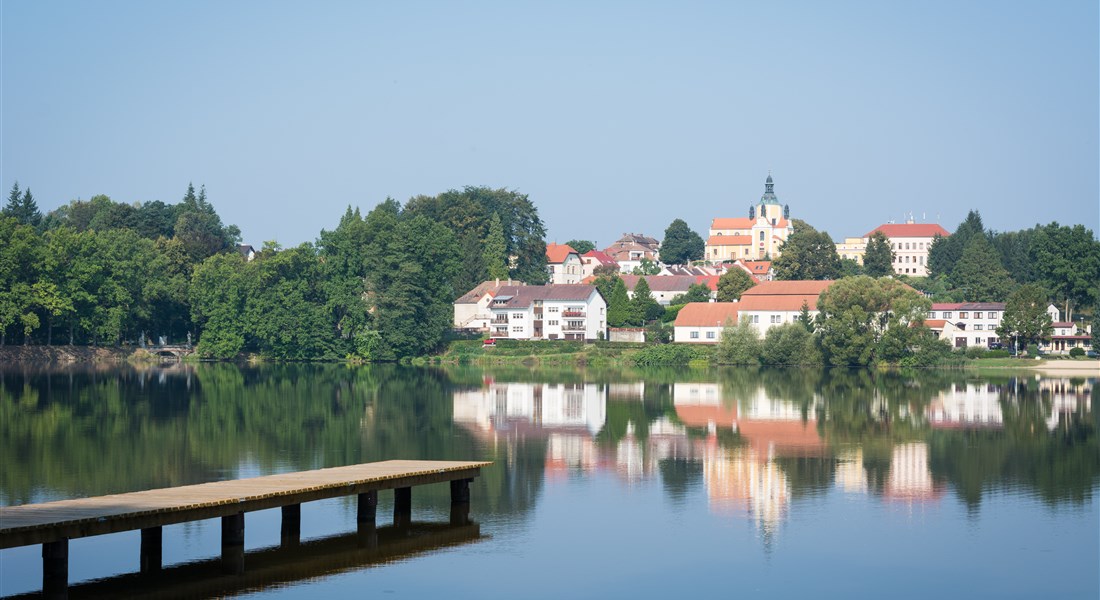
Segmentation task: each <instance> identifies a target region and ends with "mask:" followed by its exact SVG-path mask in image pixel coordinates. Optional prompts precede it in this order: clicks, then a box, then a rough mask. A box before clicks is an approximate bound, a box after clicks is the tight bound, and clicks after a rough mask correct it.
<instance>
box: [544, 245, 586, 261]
mask: <svg viewBox="0 0 1100 600" xmlns="http://www.w3.org/2000/svg"><path fill="white" fill-rule="evenodd" d="M570 254H577V251H576V250H574V249H573V247H572V246H570V245H569V244H546V262H548V263H551V264H561V263H563V262H565V259H567V258H569V255H570ZM577 257H578V258H579V257H580V254H577Z"/></svg>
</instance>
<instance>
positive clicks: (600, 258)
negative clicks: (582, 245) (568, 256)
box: [583, 250, 619, 265]
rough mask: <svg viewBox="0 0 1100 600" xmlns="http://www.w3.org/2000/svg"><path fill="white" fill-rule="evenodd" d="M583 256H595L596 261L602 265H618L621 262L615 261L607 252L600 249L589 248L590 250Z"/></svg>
mask: <svg viewBox="0 0 1100 600" xmlns="http://www.w3.org/2000/svg"><path fill="white" fill-rule="evenodd" d="M583 258H593V259H595V260H596V262H598V263H600V264H601V265H618V264H619V263H617V262H615V259H614V258H611V257H610V256H608V255H607V253H605V252H600V251H599V250H589V251H588V252H585V253H584V255H583Z"/></svg>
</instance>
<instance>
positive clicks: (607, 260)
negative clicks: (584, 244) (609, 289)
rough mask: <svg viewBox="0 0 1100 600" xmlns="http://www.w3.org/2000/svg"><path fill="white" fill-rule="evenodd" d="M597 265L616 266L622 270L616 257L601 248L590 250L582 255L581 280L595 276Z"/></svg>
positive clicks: (617, 269)
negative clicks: (601, 250)
mask: <svg viewBox="0 0 1100 600" xmlns="http://www.w3.org/2000/svg"><path fill="white" fill-rule="evenodd" d="M597 267H614V268H615V270H616V271H619V270H620V267H619V263H617V262H615V259H614V258H611V257H610V256H608V255H607V254H606V253H604V252H600V251H599V250H589V251H588V252H585V253H584V254H582V255H581V280H582V281H583V280H584V279H585V278H588V277H593V276H594V275H595V274H596V268H597Z"/></svg>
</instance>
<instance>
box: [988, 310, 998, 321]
mask: <svg viewBox="0 0 1100 600" xmlns="http://www.w3.org/2000/svg"><path fill="white" fill-rule="evenodd" d="M989 318H990V319H996V318H997V312H996V311H991V312H990V313H989Z"/></svg>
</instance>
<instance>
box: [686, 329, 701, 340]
mask: <svg viewBox="0 0 1100 600" xmlns="http://www.w3.org/2000/svg"><path fill="white" fill-rule="evenodd" d="M688 337H690V338H691V339H693V340H697V339H699V332H698V331H692V332H691V333H690V334H689V335H688Z"/></svg>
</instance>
